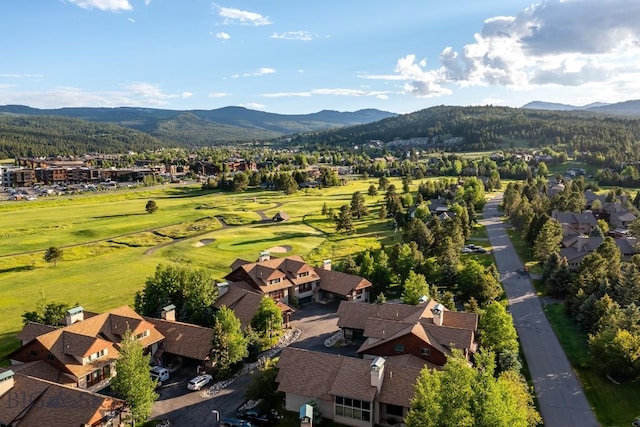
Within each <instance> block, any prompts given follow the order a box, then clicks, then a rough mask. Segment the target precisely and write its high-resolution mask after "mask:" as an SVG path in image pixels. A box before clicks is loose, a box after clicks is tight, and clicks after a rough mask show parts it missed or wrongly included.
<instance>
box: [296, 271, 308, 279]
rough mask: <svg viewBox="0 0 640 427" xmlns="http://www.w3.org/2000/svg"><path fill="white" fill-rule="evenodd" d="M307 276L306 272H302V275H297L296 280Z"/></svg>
mask: <svg viewBox="0 0 640 427" xmlns="http://www.w3.org/2000/svg"><path fill="white" fill-rule="evenodd" d="M308 275H309V272H308V271H303V272H302V273H300V274H298V279H300V278H301V277H307V276H308Z"/></svg>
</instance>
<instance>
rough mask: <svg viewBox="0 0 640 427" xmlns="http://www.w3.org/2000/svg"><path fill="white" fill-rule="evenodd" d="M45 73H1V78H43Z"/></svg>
mask: <svg viewBox="0 0 640 427" xmlns="http://www.w3.org/2000/svg"><path fill="white" fill-rule="evenodd" d="M43 77H44V74H18V73H4V74H0V78H8V79H41V78H43Z"/></svg>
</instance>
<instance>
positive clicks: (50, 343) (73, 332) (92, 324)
mask: <svg viewBox="0 0 640 427" xmlns="http://www.w3.org/2000/svg"><path fill="white" fill-rule="evenodd" d="M127 326H129V327H130V328H131V329H132V330H133V331H134V333H140V332H143V331H146V330H148V331H149V335H148V336H146V337H143V338H141V339H140V340H139V342H140V344H141V345H142V346H144V347H146V346H149V345H151V344H153V343H156V342H159V341H162V340H163V339H164V336H163V335H162V334H161V333H160V332H158V331H157V330H156V329H155V327H154V326H153V324H151V323H149V322H147V321H146V320H144V319H143V318H142V316H140V315H139V314H138V313H136V312H135V311H134V310H133V309H132V308H131V307H129V306H122V307H118V308H115V309H113V310H110V311H108V312H106V313H102V314H98V315H95V316H92V317H89V318H87V319H84V320H82V321H79V322H76V323H74V324H72V325H69V326H65V327H62V328H58V329H54V330H53V331H50V332H48V333H45V334H43V335H40V336H38V337H36V338H34V339H33V340H31V341H30V342H29V343H27V344H26V345H25V346H23V347H22V348H21V349H19V350H17V351H15V352H13V353H12V355H16V354H19V353H20V352H21V350H22V349H24V348H25V347H28V346H33V348H44V349H47V350H48V351H49V353H51V355H52V356H53V357H54V359H56V360H58V361H59V362H60V363H61V364H63V365H64V366H65V369H66V370H67V372H68V373H70V374H73V375H74V376H75V377H76V378H80V377H82V376H83V375H87V374H88V373H90V372H93V371H95V370H96V369H98V368H101V367H103V366H105V365H107V364H110V363H112V362H114V361H115V360H116V359H117V358H118V356H119V352H118V350H117V348H116V347H115V346H114V344H115V345H117V344H118V343H120V341H121V339H122V334H124V332H125V330H126V329H127ZM100 350H107V354H106V355H105V356H103V357H100V358H98V359H96V360H94V361H93V362H91V363H86V364H85V365H82V363H81V362H80V361H78V359H77V358H80V359H81V358H82V357H86V356H87V355H90V354H92V353H95V352H98V351H100ZM24 361H27V360H24Z"/></svg>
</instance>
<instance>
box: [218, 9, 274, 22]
mask: <svg viewBox="0 0 640 427" xmlns="http://www.w3.org/2000/svg"><path fill="white" fill-rule="evenodd" d="M215 6H216V7H217V8H218V15H220V16H221V17H222V18H224V23H225V24H243V25H255V26H260V25H269V24H271V21H270V20H269V18H268V17H267V16H262V15H260V14H259V13H255V12H249V11H246V10H240V9H234V8H231V7H221V6H218V5H215Z"/></svg>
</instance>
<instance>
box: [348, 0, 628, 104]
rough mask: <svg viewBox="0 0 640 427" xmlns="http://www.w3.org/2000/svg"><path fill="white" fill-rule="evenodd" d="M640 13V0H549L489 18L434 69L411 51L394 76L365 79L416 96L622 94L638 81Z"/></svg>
mask: <svg viewBox="0 0 640 427" xmlns="http://www.w3.org/2000/svg"><path fill="white" fill-rule="evenodd" d="M638 16H640V2H638V1H637V0H606V1H604V0H603V1H590V0H549V1H545V2H542V3H539V4H535V5H533V6H530V7H528V8H526V9H524V10H522V11H520V12H519V13H518V14H517V15H516V16H496V17H493V18H489V19H487V20H486V21H485V22H484V24H483V27H482V29H481V30H480V31H479V32H478V33H476V34H475V35H474V42H473V43H470V44H467V45H465V46H463V47H462V49H459V50H457V51H456V50H455V49H454V48H452V47H445V48H444V49H443V50H442V52H441V54H440V57H439V58H438V59H439V65H437V66H435V67H434V66H433V65H431V67H427V63H426V61H425V60H418V59H417V58H416V55H415V54H408V55H405V56H404V57H401V58H399V59H398V61H397V63H396V67H395V69H394V73H393V74H389V75H368V74H361V75H359V77H361V78H366V79H377V80H388V81H402V82H404V84H403V90H404V91H405V92H406V93H412V94H414V95H416V96H418V97H429V96H440V95H446V94H450V93H451V92H452V88H454V87H456V86H457V87H469V86H503V87H506V88H509V89H516V90H530V89H532V88H535V87H542V86H548V85H561V86H565V87H582V86H586V85H589V88H591V89H592V90H594V91H598V88H600V90H602V89H604V88H605V87H608V88H611V87H617V88H618V90H617V92H618V93H619V92H620V88H621V87H622V86H624V85H630V84H632V83H633V82H635V81H638V79H639V78H640V43H638V40H639V39H640V21H639V20H638V19H637V18H638ZM614 82H616V84H614Z"/></svg>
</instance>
